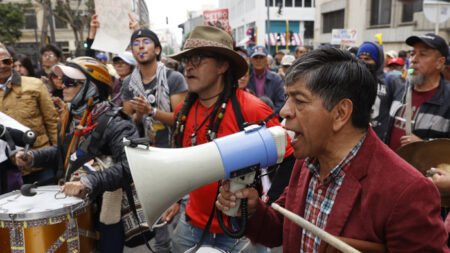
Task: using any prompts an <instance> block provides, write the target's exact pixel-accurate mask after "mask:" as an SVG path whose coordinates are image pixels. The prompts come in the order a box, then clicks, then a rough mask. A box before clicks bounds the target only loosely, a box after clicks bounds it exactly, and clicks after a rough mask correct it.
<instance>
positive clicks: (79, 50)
mask: <svg viewBox="0 0 450 253" xmlns="http://www.w3.org/2000/svg"><path fill="white" fill-rule="evenodd" d="M55 7H56V8H55V12H54V13H53V14H54V15H55V17H56V18H59V19H60V20H62V21H64V22H66V23H68V24H69V25H70V27H71V28H72V30H73V34H74V36H75V47H76V52H75V55H77V56H79V55H82V54H84V52H83V50H84V44H83V42H84V28H85V27H86V26H87V24H89V22H90V20H91V16H92V15H93V14H94V13H95V4H94V0H56V6H55Z"/></svg>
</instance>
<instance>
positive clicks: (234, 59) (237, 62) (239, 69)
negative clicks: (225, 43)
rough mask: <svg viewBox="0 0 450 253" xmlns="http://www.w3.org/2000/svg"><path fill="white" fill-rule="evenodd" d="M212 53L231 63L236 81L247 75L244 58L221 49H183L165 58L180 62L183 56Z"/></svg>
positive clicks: (246, 65)
mask: <svg viewBox="0 0 450 253" xmlns="http://www.w3.org/2000/svg"><path fill="white" fill-rule="evenodd" d="M204 51H207V52H213V53H216V54H219V55H222V56H225V57H226V58H228V59H229V60H230V61H231V63H232V64H231V66H230V67H231V68H232V69H233V71H234V74H235V76H236V79H239V78H241V77H242V76H244V75H245V74H247V71H248V64H247V62H246V61H245V59H244V57H242V56H241V55H240V54H238V53H236V52H235V51H233V50H230V49H227V48H222V47H197V48H189V49H185V50H183V51H181V52H179V53H177V54H173V55H169V56H167V57H169V58H172V59H175V60H177V61H181V59H182V58H183V57H184V56H187V55H189V54H192V53H196V52H204Z"/></svg>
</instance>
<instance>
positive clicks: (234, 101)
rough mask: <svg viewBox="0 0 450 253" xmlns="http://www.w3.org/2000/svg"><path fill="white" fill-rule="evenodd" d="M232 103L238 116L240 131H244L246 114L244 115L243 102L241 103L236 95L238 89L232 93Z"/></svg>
mask: <svg viewBox="0 0 450 253" xmlns="http://www.w3.org/2000/svg"><path fill="white" fill-rule="evenodd" d="M231 104H232V105H233V111H234V115H235V117H236V122H237V125H238V127H239V131H242V130H244V125H245V120H244V116H243V115H242V111H241V104H240V103H239V100H238V99H237V96H236V91H234V92H233V94H232V95H231Z"/></svg>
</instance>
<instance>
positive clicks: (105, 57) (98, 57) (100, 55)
mask: <svg viewBox="0 0 450 253" xmlns="http://www.w3.org/2000/svg"><path fill="white" fill-rule="evenodd" d="M95 58H96V59H99V60H106V61H107V60H108V56H107V55H106V54H105V53H98V54H97V55H96V56H95Z"/></svg>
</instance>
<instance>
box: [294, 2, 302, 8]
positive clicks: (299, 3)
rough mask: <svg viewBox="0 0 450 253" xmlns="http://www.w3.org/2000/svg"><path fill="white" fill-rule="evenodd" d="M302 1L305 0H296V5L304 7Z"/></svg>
mask: <svg viewBox="0 0 450 253" xmlns="http://www.w3.org/2000/svg"><path fill="white" fill-rule="evenodd" d="M302 1H303V0H295V7H302V6H303V5H302Z"/></svg>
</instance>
